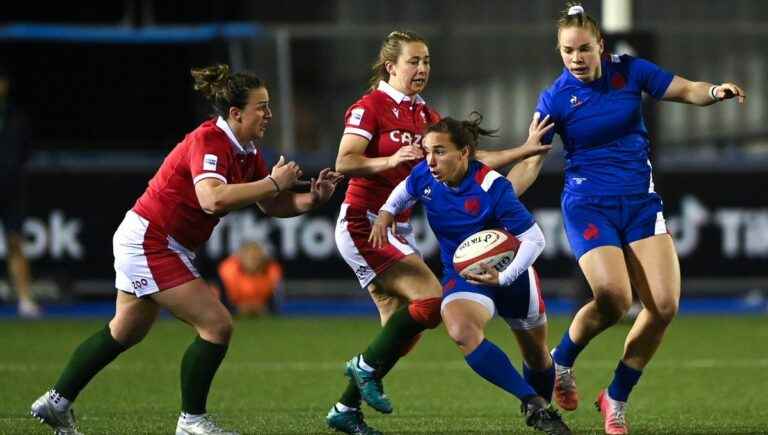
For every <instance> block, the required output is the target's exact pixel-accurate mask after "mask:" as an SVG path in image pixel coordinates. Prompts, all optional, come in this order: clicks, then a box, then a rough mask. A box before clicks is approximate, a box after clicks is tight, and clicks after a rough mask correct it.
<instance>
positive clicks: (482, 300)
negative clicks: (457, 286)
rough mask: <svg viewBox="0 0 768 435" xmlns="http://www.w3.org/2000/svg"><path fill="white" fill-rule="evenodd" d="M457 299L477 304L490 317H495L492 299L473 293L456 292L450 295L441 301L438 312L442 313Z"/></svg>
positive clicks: (494, 306) (494, 305)
mask: <svg viewBox="0 0 768 435" xmlns="http://www.w3.org/2000/svg"><path fill="white" fill-rule="evenodd" d="M457 299H464V300H467V301H473V302H477V303H478V304H480V305H482V306H483V307H485V309H486V310H487V311H488V313H489V314H490V315H491V317H493V316H495V315H496V304H494V303H493V299H491V298H489V297H488V296H486V295H484V294H480V293H473V292H456V293H451V294H449V295H448V296H446V297H444V298H443V301H442V302H441V303H440V312H441V313H442V312H443V309H445V306H446V305H448V304H449V303H451V302H453V301H455V300H457Z"/></svg>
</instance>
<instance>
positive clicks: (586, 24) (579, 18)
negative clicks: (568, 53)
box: [557, 2, 603, 48]
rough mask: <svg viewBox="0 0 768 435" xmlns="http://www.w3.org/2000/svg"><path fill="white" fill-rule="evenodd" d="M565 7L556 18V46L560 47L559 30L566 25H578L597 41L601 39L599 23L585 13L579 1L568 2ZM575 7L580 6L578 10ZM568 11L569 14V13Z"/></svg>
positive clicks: (566, 26)
mask: <svg viewBox="0 0 768 435" xmlns="http://www.w3.org/2000/svg"><path fill="white" fill-rule="evenodd" d="M565 6H566V8H565V9H563V10H562V11H561V12H560V18H559V19H558V20H557V35H558V38H557V47H558V48H560V31H561V30H563V29H565V28H568V27H580V28H582V29H587V30H588V31H589V33H591V34H592V35H593V36H594V37H595V39H597V41H598V42H600V40H601V39H603V35H602V33H601V32H600V25H599V24H597V21H595V19H594V18H592V17H590V16H589V15H587V13H586V12H585V11H584V7H583V6H582V5H581V3H579V2H568V3H566V5H565ZM576 8H580V9H581V10H580V11H579V10H578V9H576ZM569 12H570V14H569Z"/></svg>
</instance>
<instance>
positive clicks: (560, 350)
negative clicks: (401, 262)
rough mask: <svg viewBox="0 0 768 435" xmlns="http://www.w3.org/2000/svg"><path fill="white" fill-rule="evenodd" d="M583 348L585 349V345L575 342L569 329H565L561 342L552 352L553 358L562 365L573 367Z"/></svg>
mask: <svg viewBox="0 0 768 435" xmlns="http://www.w3.org/2000/svg"><path fill="white" fill-rule="evenodd" d="M582 350H584V346H582V345H578V344H576V343H574V342H573V340H571V336H570V335H568V331H565V334H563V338H562V339H561V340H560V344H558V345H557V347H556V348H555V352H554V353H553V354H552V358H553V359H554V360H555V362H556V363H558V364H560V365H561V366H566V367H573V363H575V362H576V357H577V356H579V353H581V351H582Z"/></svg>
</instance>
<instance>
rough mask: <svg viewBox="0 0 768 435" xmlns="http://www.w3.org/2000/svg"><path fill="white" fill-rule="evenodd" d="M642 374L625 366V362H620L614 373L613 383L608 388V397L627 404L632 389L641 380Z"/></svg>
mask: <svg viewBox="0 0 768 435" xmlns="http://www.w3.org/2000/svg"><path fill="white" fill-rule="evenodd" d="M642 374H643V372H642V371H641V370H635V369H633V368H632V367H629V366H627V365H626V364H624V361H619V365H618V366H616V371H614V372H613V381H612V382H611V385H610V386H608V395H609V396H611V399H613V400H620V401H622V402H626V401H627V399H628V398H629V393H631V392H632V388H633V387H634V386H635V384H636V383H637V381H638V380H640V375H642Z"/></svg>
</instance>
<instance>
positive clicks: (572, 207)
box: [560, 192, 668, 259]
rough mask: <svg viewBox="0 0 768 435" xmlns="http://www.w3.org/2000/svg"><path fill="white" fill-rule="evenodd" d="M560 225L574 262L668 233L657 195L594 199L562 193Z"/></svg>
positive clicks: (600, 197)
mask: <svg viewBox="0 0 768 435" xmlns="http://www.w3.org/2000/svg"><path fill="white" fill-rule="evenodd" d="M560 205H561V207H562V210H563V225H564V226H565V234H566V235H567V236H568V242H570V244H571V251H573V254H574V255H575V256H576V259H579V258H581V256H582V255H584V254H586V253H587V251H589V250H591V249H594V248H597V247H599V246H618V247H619V248H621V247H622V246H625V245H628V244H630V243H632V242H634V241H636V240H642V239H645V238H648V237H651V236H653V235H656V234H665V233H667V232H668V231H667V224H666V221H665V220H664V213H663V209H664V206H663V203H662V201H661V197H660V196H659V194H658V193H656V192H649V193H640V194H635V195H619V196H597V195H594V196H592V195H580V194H576V193H569V192H563V195H562V198H561V204H560Z"/></svg>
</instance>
